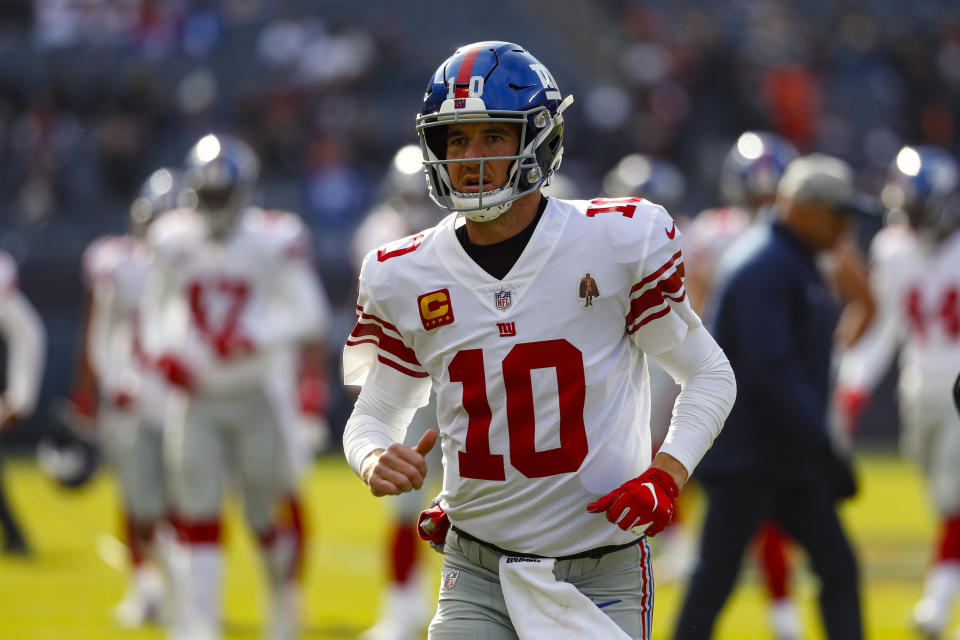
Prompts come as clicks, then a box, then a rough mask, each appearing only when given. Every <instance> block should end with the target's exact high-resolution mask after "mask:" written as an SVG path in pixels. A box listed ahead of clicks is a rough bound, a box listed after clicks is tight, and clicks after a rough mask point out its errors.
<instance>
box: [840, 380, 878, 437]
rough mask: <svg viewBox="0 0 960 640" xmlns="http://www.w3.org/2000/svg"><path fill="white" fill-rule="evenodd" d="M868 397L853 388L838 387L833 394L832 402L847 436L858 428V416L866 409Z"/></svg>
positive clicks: (860, 390) (865, 393)
mask: <svg viewBox="0 0 960 640" xmlns="http://www.w3.org/2000/svg"><path fill="white" fill-rule="evenodd" d="M869 400H870V396H869V395H867V392H866V391H864V390H863V389H856V388H853V387H838V388H837V390H836V392H835V394H834V402H835V403H836V407H837V411H838V413H839V416H840V422H841V424H842V426H843V429H844V431H846V434H847V435H848V436H852V435H853V434H854V433H856V431H857V427H859V426H860V416H861V415H863V410H864V409H866V408H867V401H869Z"/></svg>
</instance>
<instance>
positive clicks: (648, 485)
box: [643, 482, 657, 511]
mask: <svg viewBox="0 0 960 640" xmlns="http://www.w3.org/2000/svg"><path fill="white" fill-rule="evenodd" d="M643 486H644V487H646V488H647V489H650V493H651V494H652V495H653V508H651V509H650V510H651V511H656V510H657V490H656V489H654V488H653V483H652V482H644V483H643Z"/></svg>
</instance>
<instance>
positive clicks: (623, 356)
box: [343, 42, 735, 639]
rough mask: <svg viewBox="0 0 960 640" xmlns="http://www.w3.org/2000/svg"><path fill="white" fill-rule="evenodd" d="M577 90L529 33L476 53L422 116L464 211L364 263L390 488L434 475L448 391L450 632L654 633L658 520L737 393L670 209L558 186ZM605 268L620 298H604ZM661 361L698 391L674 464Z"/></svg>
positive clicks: (368, 378)
mask: <svg viewBox="0 0 960 640" xmlns="http://www.w3.org/2000/svg"><path fill="white" fill-rule="evenodd" d="M571 102H572V98H571V97H567V98H563V96H562V94H561V93H560V89H559V88H558V86H557V83H556V81H555V80H554V78H553V76H552V75H551V74H550V72H549V71H548V70H547V68H546V67H545V66H544V65H543V64H541V63H540V62H539V61H538V60H537V59H536V58H534V57H533V56H532V55H531V54H530V53H529V52H528V51H526V50H525V49H523V48H522V47H520V46H518V45H516V44H511V43H507V42H478V43H474V44H471V45H467V46H464V47H461V48H460V49H458V50H457V51H456V52H455V53H454V54H453V55H452V56H451V57H449V58H448V59H447V60H445V61H444V62H443V63H442V64H441V65H440V67H439V68H438V69H437V71H436V72H435V73H434V75H433V76H432V77H431V79H430V80H429V82H428V84H427V90H426V94H425V98H424V102H423V108H422V110H421V112H420V115H419V116H418V118H417V126H416V128H417V132H418V135H419V137H420V147H421V151H422V153H423V163H424V168H425V171H426V173H427V178H428V181H429V185H430V195H431V198H433V200H434V201H435V202H436V203H437V204H438V205H439V206H440V207H441V208H442V209H444V210H446V211H448V212H449V215H447V216H446V217H445V218H443V220H442V221H441V222H440V223H439V224H438V225H436V226H435V227H433V228H431V229H428V230H425V231H423V232H421V233H417V234H414V235H412V236H409V237H407V238H404V239H402V240H398V241H396V242H393V243H390V244H387V245H386V246H384V247H381V248H379V249H377V250H375V251H371V252H370V253H369V254H368V255H367V256H366V258H365V259H364V262H363V268H362V270H361V273H360V282H359V300H358V305H357V324H356V326H355V327H354V330H353V332H352V333H351V335H350V336H349V337H348V339H347V343H346V346H345V348H344V356H343V366H344V381H345V383H346V384H348V385H361V386H362V389H361V391H360V394H359V396H358V398H357V402H356V404H355V406H354V410H353V413H352V414H351V416H350V418H349V420H348V422H347V425H346V428H345V431H344V439H343V440H344V450H345V454H346V457H347V459H348V460H349V462H350V464H351V466H352V467H353V469H354V470H355V471H356V472H357V473H358V474H359V475H360V477H361V478H362V479H363V481H364V482H365V483H366V484H367V485H368V486H369V487H370V490H371V492H372V493H373V494H374V495H376V496H382V495H396V494H400V493H404V492H406V491H410V490H413V489H418V488H420V487H421V486H422V485H423V482H424V479H425V477H426V474H427V464H426V461H425V458H424V455H425V454H426V453H428V452H429V451H430V450H432V449H433V447H434V446H435V445H436V443H437V438H438V435H437V432H436V431H435V430H433V429H430V430H428V431H427V432H426V433H425V434H424V436H423V437H422V438H421V439H420V440H419V441H418V442H417V443H415V445H414V446H409V445H405V444H403V437H404V432H405V430H406V427H407V424H408V423H409V422H410V419H411V416H412V415H413V414H414V412H415V411H416V409H417V408H418V407H420V406H423V405H424V404H426V403H427V401H428V398H429V394H430V390H431V388H433V389H435V391H436V394H437V417H438V425H439V431H440V440H441V445H440V446H441V450H442V453H443V490H442V491H441V493H440V496H439V501H438V503H437V504H436V505H435V506H434V507H433V508H431V509H430V510H428V511H426V512H424V514H423V515H422V516H421V525H420V529H421V536H423V537H428V538H429V539H430V540H431V542H433V543H434V544H436V545H438V546H440V545H443V549H444V564H443V570H442V571H443V576H442V582H441V588H440V599H439V605H438V609H437V613H436V615H435V616H434V618H433V621H432V622H431V624H430V631H429V634H430V637H431V638H437V639H439V638H463V637H485V638H514V637H516V636H517V635H519V636H520V637H534V636H537V637H539V636H543V637H551V638H582V637H604V638H625V637H631V638H649V637H650V623H651V620H652V604H653V584H652V581H651V567H650V563H649V547H648V545H647V542H646V536H647V535H654V534H656V533H658V532H659V531H661V530H662V529H663V528H664V527H665V526H666V525H667V524H668V523H669V521H670V518H671V516H672V513H673V501H674V499H675V498H676V496H677V494H678V492H679V489H680V487H681V486H682V485H683V483H684V481H685V480H686V478H687V477H688V475H689V473H690V472H691V471H692V470H693V469H694V467H695V466H696V464H697V462H698V461H699V460H700V458H701V456H702V455H703V454H704V452H705V451H706V450H707V449H708V448H709V446H710V444H711V442H712V441H713V438H714V437H715V436H716V434H717V433H718V432H719V430H720V428H721V426H722V424H723V420H724V418H725V416H726V414H727V412H728V411H729V409H730V407H731V405H732V402H733V398H734V395H735V382H734V378H733V373H732V371H731V369H730V366H729V363H728V362H727V360H726V358H725V357H724V355H723V353H722V351H721V350H720V349H719V348H718V347H717V345H716V342H714V340H713V338H712V337H711V336H710V335H709V334H708V333H707V331H706V330H705V329H704V328H703V326H702V324H701V323H700V320H699V318H698V317H697V316H696V314H695V313H694V312H693V311H692V310H691V309H690V307H689V304H688V303H687V300H686V294H685V291H684V287H683V254H682V251H681V250H680V234H679V233H678V231H677V229H676V225H675V223H674V221H673V219H672V218H671V217H670V215H669V214H668V213H667V212H666V211H665V210H664V209H663V208H662V207H659V206H657V205H653V204H650V203H647V202H644V201H642V200H641V199H639V198H622V199H616V198H614V199H594V200H559V199H556V198H544V197H543V196H542V194H541V188H542V187H543V186H544V185H545V184H546V183H547V182H548V181H549V180H550V178H551V176H552V175H553V173H554V171H556V169H557V168H558V166H559V165H560V161H561V158H562V155H563V129H564V122H563V111H564V110H565V109H566V108H567V107H568V106H569V105H570V103H571ZM588 272H589V273H590V277H592V278H593V279H594V281H595V282H596V285H597V291H598V292H599V295H596V296H594V299H593V304H592V305H590V306H587V307H584V303H583V300H582V299H581V298H579V295H578V294H579V289H580V282H581V281H582V280H583V279H584V278H585V277H586V275H585V274H586V273H588ZM648 357H651V358H656V359H657V360H658V361H659V362H660V364H661V365H662V366H664V368H665V369H666V370H667V371H670V372H671V373H672V374H673V375H674V377H675V378H676V379H678V380H679V381H681V383H682V387H683V390H682V391H681V393H680V396H679V398H678V401H677V404H676V411H675V415H674V420H673V423H672V424H671V428H670V432H669V433H668V435H667V438H666V440H665V442H664V444H663V446H662V447H661V449H660V452H659V453H658V454H657V456H656V458H653V462H652V464H651V462H650V461H651V458H652V452H651V442H650V440H651V439H650V426H649V389H648V381H647V369H646V360H647V358H648ZM584 559H588V560H586V561H584ZM559 608H562V609H563V611H564V615H563V616H561V617H557V616H554V615H552V612H554V611H556V610H558V609H559Z"/></svg>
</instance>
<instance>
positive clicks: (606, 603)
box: [597, 600, 623, 609]
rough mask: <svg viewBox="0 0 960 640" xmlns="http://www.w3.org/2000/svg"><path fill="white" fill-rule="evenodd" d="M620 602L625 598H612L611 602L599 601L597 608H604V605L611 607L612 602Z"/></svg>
mask: <svg viewBox="0 0 960 640" xmlns="http://www.w3.org/2000/svg"><path fill="white" fill-rule="evenodd" d="M618 602H623V600H611V601H609V602H598V603H597V609H603V608H604V607H609V606H610V605H612V604H617V603H618Z"/></svg>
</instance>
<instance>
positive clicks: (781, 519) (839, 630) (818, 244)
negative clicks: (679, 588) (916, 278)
mask: <svg viewBox="0 0 960 640" xmlns="http://www.w3.org/2000/svg"><path fill="white" fill-rule="evenodd" d="M854 201H855V194H854V189H853V184H852V172H851V170H850V168H849V167H848V166H847V165H846V164H845V163H844V162H842V161H841V160H838V159H836V158H832V157H830V156H825V155H820V154H815V155H810V156H805V157H802V158H798V159H797V160H794V161H793V162H792V163H791V164H790V165H789V166H788V167H787V170H786V172H785V173H784V175H783V178H782V179H781V182H780V185H779V188H778V191H777V201H776V205H775V206H776V218H775V219H774V220H772V221H771V222H770V223H769V224H759V225H756V226H755V227H754V228H753V229H752V230H751V231H750V232H748V234H746V235H745V236H744V237H743V238H742V239H741V240H740V241H739V242H738V243H737V244H736V245H735V246H734V247H732V248H731V249H730V251H728V252H727V254H726V256H725V258H724V261H723V263H722V264H721V266H720V273H719V275H718V278H719V285H718V288H717V294H716V297H715V299H714V303H715V308H714V313H712V314H710V315H712V333H713V335H714V337H715V338H716V340H717V342H718V343H719V344H720V346H721V347H723V349H724V351H725V352H726V354H727V357H728V358H729V359H730V364H731V365H732V366H733V370H734V373H735V374H736V377H737V388H738V389H739V392H738V393H737V400H736V403H735V404H734V406H733V410H732V411H731V413H730V417H729V418H728V419H727V422H726V426H725V427H724V429H723V431H722V432H721V433H720V435H719V437H718V438H717V440H716V442H715V443H714V445H713V448H711V449H710V451H709V452H708V453H707V455H706V456H705V457H704V459H703V461H702V462H701V463H700V466H699V467H698V468H697V472H696V476H697V477H698V478H699V480H700V481H701V483H702V485H703V488H704V491H705V493H706V497H707V511H706V516H705V519H704V524H703V532H702V536H701V547H700V550H699V559H698V561H697V565H696V567H695V569H694V573H693V575H692V576H691V580H690V584H689V588H688V591H687V594H686V599H685V601H684V604H683V608H682V610H681V612H680V618H679V620H678V623H677V627H676V630H675V636H674V637H675V638H676V640H691V639H697V638H703V639H707V638H710V637H711V634H712V633H713V626H714V623H715V621H716V618H717V616H718V614H719V612H720V609H721V608H722V607H723V604H724V602H725V601H726V599H727V597H728V596H729V594H730V592H731V590H732V589H733V586H734V582H735V580H736V577H737V573H738V571H739V568H740V563H741V560H742V556H743V552H744V550H745V548H746V546H747V544H748V543H749V542H750V540H751V539H752V538H753V535H754V532H755V531H756V530H757V528H758V527H759V525H761V524H762V523H764V522H766V521H768V520H773V521H775V522H777V523H778V524H780V525H781V527H782V528H783V529H784V530H785V531H786V532H787V533H788V534H789V535H790V537H791V538H793V539H794V540H796V541H797V542H798V543H799V544H800V545H801V546H802V547H803V548H804V549H805V550H806V552H807V554H808V557H809V558H810V562H811V565H812V568H813V570H814V571H815V572H816V573H817V575H818V576H819V578H820V595H819V601H820V611H821V614H822V616H823V622H824V627H825V629H826V631H827V636H828V637H829V638H831V639H833V640H858V639H859V638H862V635H863V634H862V622H861V613H860V599H859V592H858V575H857V563H856V559H855V557H854V554H853V550H852V549H851V546H850V543H849V541H848V540H847V537H846V534H845V533H844V531H843V527H842V525H841V523H840V520H839V518H838V516H837V511H836V484H835V482H834V477H833V471H834V470H835V468H836V466H835V465H836V459H835V457H834V453H833V448H832V446H831V439H830V435H829V432H828V429H827V415H828V402H829V398H830V394H831V372H830V369H831V367H830V359H831V352H832V349H833V344H834V330H835V329H836V326H837V321H838V318H839V315H840V309H839V306H838V304H837V302H836V301H835V299H834V297H833V296H832V294H831V293H830V291H829V290H828V289H827V287H826V285H825V283H824V282H823V280H822V278H821V275H820V273H819V271H818V269H817V265H816V257H817V254H818V253H819V252H822V251H826V250H829V249H831V248H833V247H834V246H835V245H836V244H837V242H838V241H839V240H840V239H841V238H842V237H843V236H844V235H845V234H846V233H848V232H849V230H850V226H851V225H850V222H851V214H852V213H853V210H854Z"/></svg>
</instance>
